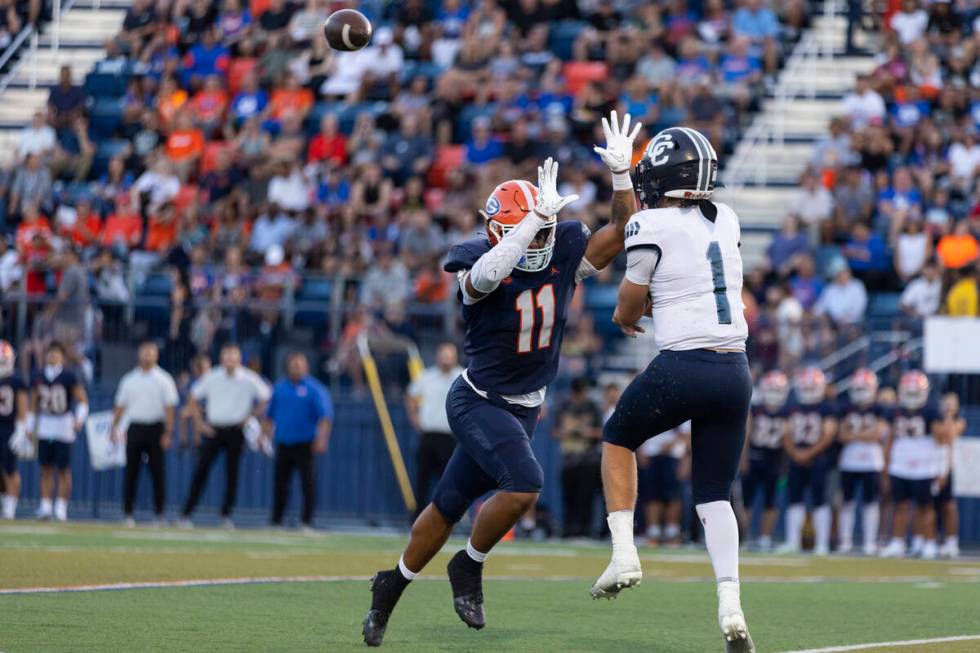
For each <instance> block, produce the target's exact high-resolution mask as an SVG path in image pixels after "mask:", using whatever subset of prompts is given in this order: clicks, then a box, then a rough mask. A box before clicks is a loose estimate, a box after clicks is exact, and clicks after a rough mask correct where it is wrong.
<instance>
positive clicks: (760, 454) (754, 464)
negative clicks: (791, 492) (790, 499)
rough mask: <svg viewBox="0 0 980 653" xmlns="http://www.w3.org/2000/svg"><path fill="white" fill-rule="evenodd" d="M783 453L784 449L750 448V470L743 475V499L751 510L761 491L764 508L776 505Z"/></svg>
mask: <svg viewBox="0 0 980 653" xmlns="http://www.w3.org/2000/svg"><path fill="white" fill-rule="evenodd" d="M782 454H783V450H782V449H762V448H760V447H752V448H751V449H750V450H749V471H748V472H746V473H745V475H744V476H742V501H743V502H744V503H745V506H746V508H748V509H749V510H751V509H752V508H753V507H754V506H755V498H756V496H758V494H759V492H762V507H763V508H765V509H766V510H770V509H772V508H775V507H776V486H777V485H778V483H779V474H780V471H781V470H780V468H781V467H782Z"/></svg>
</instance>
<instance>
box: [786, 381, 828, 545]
mask: <svg viewBox="0 0 980 653" xmlns="http://www.w3.org/2000/svg"><path fill="white" fill-rule="evenodd" d="M793 394H794V395H795V397H794V401H793V402H792V404H791V406H790V408H789V429H788V430H787V432H786V436H785V437H784V438H783V446H784V448H785V450H786V455H787V457H788V458H789V478H788V482H787V484H788V486H789V488H788V489H789V507H788V508H787V509H786V543H785V544H784V545H783V547H782V548H781V551H782V552H784V553H797V552H799V551H800V544H801V540H802V537H803V522H804V521H805V520H806V503H805V499H806V494H807V491H809V494H810V505H811V507H812V509H813V530H814V532H815V533H814V534H815V536H816V538H815V539H816V545H815V546H814V553H816V554H817V555H827V554H828V553H829V552H830V524H831V514H830V505H829V504H828V503H827V475H828V473H829V472H830V468H831V464H832V461H831V456H830V451H829V449H830V447H831V445H833V443H834V435H835V434H836V432H837V419H836V418H835V417H834V414H835V410H834V406H833V405H832V404H831V403H830V402H829V401H827V399H826V395H827V379H826V377H825V376H824V373H823V372H821V371H820V369H819V368H816V367H808V368H805V369H803V370H802V371H800V372H799V373H798V374H797V375H796V378H795V379H794V380H793Z"/></svg>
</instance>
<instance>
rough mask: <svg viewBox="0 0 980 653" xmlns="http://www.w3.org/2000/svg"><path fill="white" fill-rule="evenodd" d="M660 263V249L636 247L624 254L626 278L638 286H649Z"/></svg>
mask: <svg viewBox="0 0 980 653" xmlns="http://www.w3.org/2000/svg"><path fill="white" fill-rule="evenodd" d="M659 262H660V249H659V248H657V249H655V248H653V247H637V248H634V249H631V250H629V251H628V252H627V253H626V278H627V279H628V280H629V281H630V283H635V284H636V285H638V286H648V285H650V280H651V279H653V273H654V272H655V271H656V270H657V264H658V263H659Z"/></svg>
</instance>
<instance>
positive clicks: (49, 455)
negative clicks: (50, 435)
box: [37, 440, 71, 469]
mask: <svg viewBox="0 0 980 653" xmlns="http://www.w3.org/2000/svg"><path fill="white" fill-rule="evenodd" d="M37 462H38V464H39V465H40V466H41V467H56V468H57V469H68V468H69V467H70V466H71V443H70V442H58V441H57V440H40V441H39V442H38V443H37Z"/></svg>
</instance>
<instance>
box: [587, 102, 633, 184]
mask: <svg viewBox="0 0 980 653" xmlns="http://www.w3.org/2000/svg"><path fill="white" fill-rule="evenodd" d="M630 120H631V118H630V114H628V113H627V114H626V115H625V116H623V125H622V127H620V125H619V116H618V115H617V114H616V112H615V111H613V112H612V113H611V114H610V115H609V120H606V119H605V118H603V119H602V131H603V133H605V135H606V146H605V147H599V146H598V145H596V146H595V147H594V148H592V149H593V151H595V153H596V154H598V155H599V157H600V158H601V159H602V162H603V163H605V164H606V165H607V166H608V167H609V170H611V171H612V173H613V174H621V173H624V172H629V171H630V167H631V164H632V162H633V141H634V140H635V139H636V135H637V134H639V133H640V128H642V127H643V124H642V123H636V124H635V125H633V131H632V132H631V131H630Z"/></svg>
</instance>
